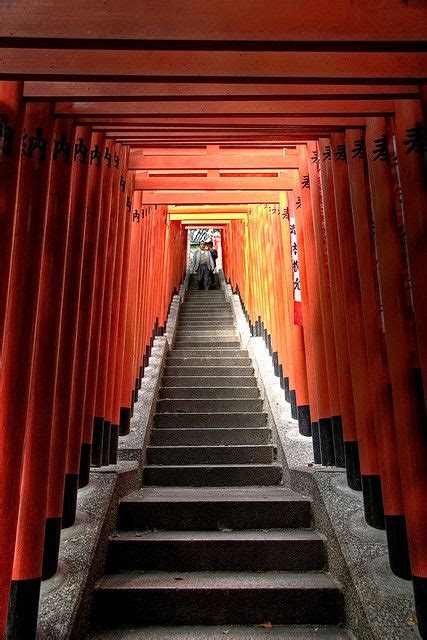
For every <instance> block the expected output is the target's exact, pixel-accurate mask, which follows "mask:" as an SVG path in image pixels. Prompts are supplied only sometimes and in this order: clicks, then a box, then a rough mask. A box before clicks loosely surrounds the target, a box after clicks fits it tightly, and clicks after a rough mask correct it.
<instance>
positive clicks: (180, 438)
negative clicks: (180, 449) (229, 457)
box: [151, 428, 271, 446]
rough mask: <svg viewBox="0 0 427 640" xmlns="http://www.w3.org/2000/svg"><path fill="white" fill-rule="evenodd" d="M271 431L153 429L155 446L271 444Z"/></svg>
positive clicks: (152, 440)
mask: <svg viewBox="0 0 427 640" xmlns="http://www.w3.org/2000/svg"><path fill="white" fill-rule="evenodd" d="M270 442H271V429H258V428H254V429H239V428H235V429H206V428H204V429H152V431H151V444H153V445H164V446H166V445H212V444H228V445H232V444H269V443H270Z"/></svg>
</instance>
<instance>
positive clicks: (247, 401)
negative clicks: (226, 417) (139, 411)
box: [156, 398, 263, 413]
mask: <svg viewBox="0 0 427 640" xmlns="http://www.w3.org/2000/svg"><path fill="white" fill-rule="evenodd" d="M262 405H263V400H262V399H261V398H220V399H218V398H207V399H199V398H186V399H184V400H180V399H179V398H173V399H171V400H158V401H157V404H156V413H197V412H198V411H200V412H201V413H223V412H224V411H225V412H226V413H241V412H244V411H250V412H256V411H260V412H261V411H262Z"/></svg>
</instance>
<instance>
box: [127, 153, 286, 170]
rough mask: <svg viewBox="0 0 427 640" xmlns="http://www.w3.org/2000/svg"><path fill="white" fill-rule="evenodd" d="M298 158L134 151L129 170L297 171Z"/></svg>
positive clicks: (130, 158) (131, 155) (131, 154)
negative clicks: (188, 154) (144, 152)
mask: <svg viewBox="0 0 427 640" xmlns="http://www.w3.org/2000/svg"><path fill="white" fill-rule="evenodd" d="M297 168H298V158H297V156H296V154H293V155H291V154H290V155H289V156H287V155H281V156H280V155H277V154H276V155H270V156H266V155H265V156H260V155H250V154H239V155H230V154H215V155H213V154H206V155H196V156H165V155H162V156H149V155H146V154H142V153H141V152H140V151H139V150H138V151H132V152H131V153H130V157H129V169H135V170H138V169H139V170H150V169H151V170H160V169H163V170H170V169H182V170H187V171H191V170H195V169H207V170H209V169H281V170H283V169H297Z"/></svg>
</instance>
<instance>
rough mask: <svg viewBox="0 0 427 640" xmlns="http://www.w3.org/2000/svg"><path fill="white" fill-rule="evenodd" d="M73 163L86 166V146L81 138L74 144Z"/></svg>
mask: <svg viewBox="0 0 427 640" xmlns="http://www.w3.org/2000/svg"><path fill="white" fill-rule="evenodd" d="M73 158H74V162H76V161H77V159H78V161H79V162H80V164H86V159H87V145H86V144H85V143H84V142H83V138H79V139H78V140H77V142H75V144H74V156H73Z"/></svg>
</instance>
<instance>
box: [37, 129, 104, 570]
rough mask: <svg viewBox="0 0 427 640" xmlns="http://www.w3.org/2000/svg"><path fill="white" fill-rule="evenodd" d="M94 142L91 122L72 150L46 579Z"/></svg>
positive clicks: (57, 512) (56, 518) (53, 560)
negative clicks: (87, 186) (90, 160)
mask: <svg viewBox="0 0 427 640" xmlns="http://www.w3.org/2000/svg"><path fill="white" fill-rule="evenodd" d="M90 141H91V130H90V127H81V126H79V127H77V128H76V133H75V141H74V146H73V152H72V157H73V167H72V173H71V196H70V209H69V212H70V213H69V215H70V229H69V237H68V246H67V264H66V273H65V285H64V299H63V304H62V316H61V335H60V340H59V353H58V368H57V375H56V385H55V400H54V408H53V418H52V421H53V423H52V442H51V453H50V463H49V486H48V496H47V507H46V526H45V541H44V557H43V575H42V578H43V579H45V578H50V577H52V576H53V575H54V574H55V573H56V570H57V566H58V555H59V544H60V537H61V527H62V507H63V498H64V482H65V463H66V457H67V440H68V430H69V428H70V410H71V397H72V382H73V373H74V359H75V350H76V338H77V320H78V310H79V300H80V285H81V276H82V264H83V247H84V238H85V231H86V228H87V229H88V232H90V229H91V223H90V221H89V220H87V219H88V217H89V216H90V217H91V218H93V219H97V216H98V211H97V210H95V211H93V210H89V209H88V208H87V207H85V199H86V183H87V175H88V164H89V156H88V152H89V150H90Z"/></svg>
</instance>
